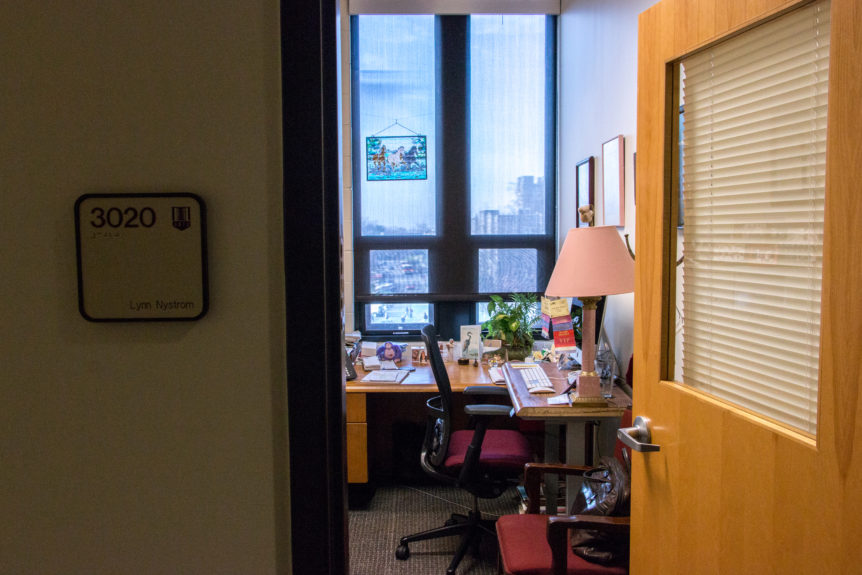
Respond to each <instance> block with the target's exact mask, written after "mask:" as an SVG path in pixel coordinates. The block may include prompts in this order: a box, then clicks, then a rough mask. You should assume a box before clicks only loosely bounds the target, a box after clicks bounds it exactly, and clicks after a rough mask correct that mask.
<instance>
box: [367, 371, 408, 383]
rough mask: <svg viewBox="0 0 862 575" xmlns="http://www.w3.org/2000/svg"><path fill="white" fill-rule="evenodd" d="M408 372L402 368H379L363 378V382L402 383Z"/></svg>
mask: <svg viewBox="0 0 862 575" xmlns="http://www.w3.org/2000/svg"><path fill="white" fill-rule="evenodd" d="M405 377H407V372H406V371H402V370H400V369H378V370H375V371H372V372H371V373H369V374H368V375H366V376H365V377H363V378H362V383H401V382H402V381H403V380H404V378H405Z"/></svg>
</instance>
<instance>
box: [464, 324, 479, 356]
mask: <svg viewBox="0 0 862 575" xmlns="http://www.w3.org/2000/svg"><path fill="white" fill-rule="evenodd" d="M481 356H482V326H481V325H462V326H461V341H460V347H459V354H458V357H460V358H462V359H479V358H480V357H481Z"/></svg>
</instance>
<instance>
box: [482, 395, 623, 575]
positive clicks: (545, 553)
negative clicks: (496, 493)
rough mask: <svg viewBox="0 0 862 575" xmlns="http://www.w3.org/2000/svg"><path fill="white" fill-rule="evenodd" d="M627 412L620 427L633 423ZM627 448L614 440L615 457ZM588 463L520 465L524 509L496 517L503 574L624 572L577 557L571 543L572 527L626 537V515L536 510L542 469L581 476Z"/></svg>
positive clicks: (614, 574)
mask: <svg viewBox="0 0 862 575" xmlns="http://www.w3.org/2000/svg"><path fill="white" fill-rule="evenodd" d="M631 420H632V413H631V410H626V412H625V413H624V414H623V417H622V421H621V427H628V426H630V425H631ZM623 450H628V448H627V447H625V446H624V445H623V443H622V442H621V441H617V445H616V448H615V450H614V456H615V457H616V458H617V459H619V460H621V461H622V459H623V453H622V452H623ZM589 469H591V468H590V467H583V466H575V465H565V464H554V463H530V464H527V465H526V466H525V468H524V485H525V488H526V490H527V511H526V513H524V514H520V515H504V516H502V517H500V518H499V519H498V520H497V525H496V529H497V539H498V542H499V549H500V555H499V561H500V562H499V571H500V572H501V573H505V574H506V575H626V574H627V573H628V571H629V570H628V565H627V564H617V565H600V564H598V563H591V562H590V561H587V560H586V559H584V558H582V557H580V556H578V555H576V554H575V553H574V551H573V550H572V546H571V545H570V542H569V533H570V531H571V529H592V530H596V531H603V532H605V533H607V534H609V535H611V536H613V537H621V538H626V539H627V538H628V536H629V517H606V516H596V515H544V514H540V513H539V496H540V495H539V494H540V492H541V489H540V486H541V482H542V480H543V479H544V477H545V474H546V473H555V474H556V473H560V474H563V475H583V474H584V472H585V471H587V470H589Z"/></svg>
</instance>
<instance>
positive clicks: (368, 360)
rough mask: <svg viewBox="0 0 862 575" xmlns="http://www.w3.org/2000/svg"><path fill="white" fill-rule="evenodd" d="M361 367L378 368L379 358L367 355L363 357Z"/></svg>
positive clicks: (367, 368)
mask: <svg viewBox="0 0 862 575" xmlns="http://www.w3.org/2000/svg"><path fill="white" fill-rule="evenodd" d="M362 367H364V368H365V369H366V370H369V371H370V370H372V369H380V360H379V359H377V356H376V355H369V356H368V357H363V358H362Z"/></svg>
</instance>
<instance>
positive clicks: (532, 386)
mask: <svg viewBox="0 0 862 575" xmlns="http://www.w3.org/2000/svg"><path fill="white" fill-rule="evenodd" d="M518 373H520V374H521V377H522V378H523V379H524V383H525V384H526V386H527V391H529V392H530V393H554V384H552V383H551V380H550V379H548V374H546V373H545V370H544V369H542V368H541V367H540V366H538V365H529V366H526V367H518Z"/></svg>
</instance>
